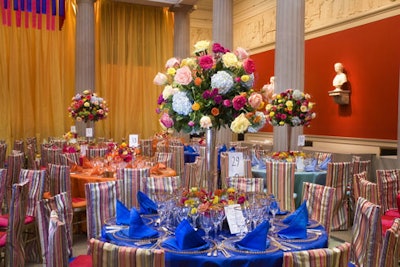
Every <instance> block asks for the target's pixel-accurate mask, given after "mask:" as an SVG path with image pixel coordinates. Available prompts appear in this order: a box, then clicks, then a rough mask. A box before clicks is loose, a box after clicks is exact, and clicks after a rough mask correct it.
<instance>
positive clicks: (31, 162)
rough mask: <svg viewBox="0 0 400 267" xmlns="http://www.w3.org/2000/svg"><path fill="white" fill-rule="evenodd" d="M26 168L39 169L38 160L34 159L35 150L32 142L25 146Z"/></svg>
mask: <svg viewBox="0 0 400 267" xmlns="http://www.w3.org/2000/svg"><path fill="white" fill-rule="evenodd" d="M26 158H27V168H28V169H30V170H38V169H40V166H39V165H40V162H37V161H36V152H35V149H34V147H33V145H32V144H29V145H27V146H26Z"/></svg>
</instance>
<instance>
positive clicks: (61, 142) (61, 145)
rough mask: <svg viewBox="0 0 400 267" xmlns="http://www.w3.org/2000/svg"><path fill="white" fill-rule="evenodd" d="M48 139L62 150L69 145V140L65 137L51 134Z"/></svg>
mask: <svg viewBox="0 0 400 267" xmlns="http://www.w3.org/2000/svg"><path fill="white" fill-rule="evenodd" d="M48 140H49V143H50V144H51V145H52V146H53V147H58V148H60V149H61V150H62V149H63V148H64V147H65V146H66V145H67V140H65V139H63V138H59V137H51V136H49V138H48Z"/></svg>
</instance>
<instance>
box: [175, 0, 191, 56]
mask: <svg viewBox="0 0 400 267" xmlns="http://www.w3.org/2000/svg"><path fill="white" fill-rule="evenodd" d="M192 10H193V6H191V5H181V4H180V5H177V6H173V7H171V8H170V11H172V12H174V56H175V57H177V58H181V59H182V58H186V57H189V56H190V52H191V51H190V48H191V45H190V12H192Z"/></svg>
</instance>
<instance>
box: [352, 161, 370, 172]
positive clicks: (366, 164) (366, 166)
mask: <svg viewBox="0 0 400 267" xmlns="http://www.w3.org/2000/svg"><path fill="white" fill-rule="evenodd" d="M370 169H371V160H354V161H353V175H354V174H356V173H361V172H364V171H365V172H366V173H367V174H368V173H369V171H370Z"/></svg>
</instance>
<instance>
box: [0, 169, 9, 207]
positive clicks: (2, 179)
mask: <svg viewBox="0 0 400 267" xmlns="http://www.w3.org/2000/svg"><path fill="white" fill-rule="evenodd" d="M6 183H7V169H0V214H2V213H3V209H2V207H3V202H4V200H5V196H6V191H7V186H6Z"/></svg>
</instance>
